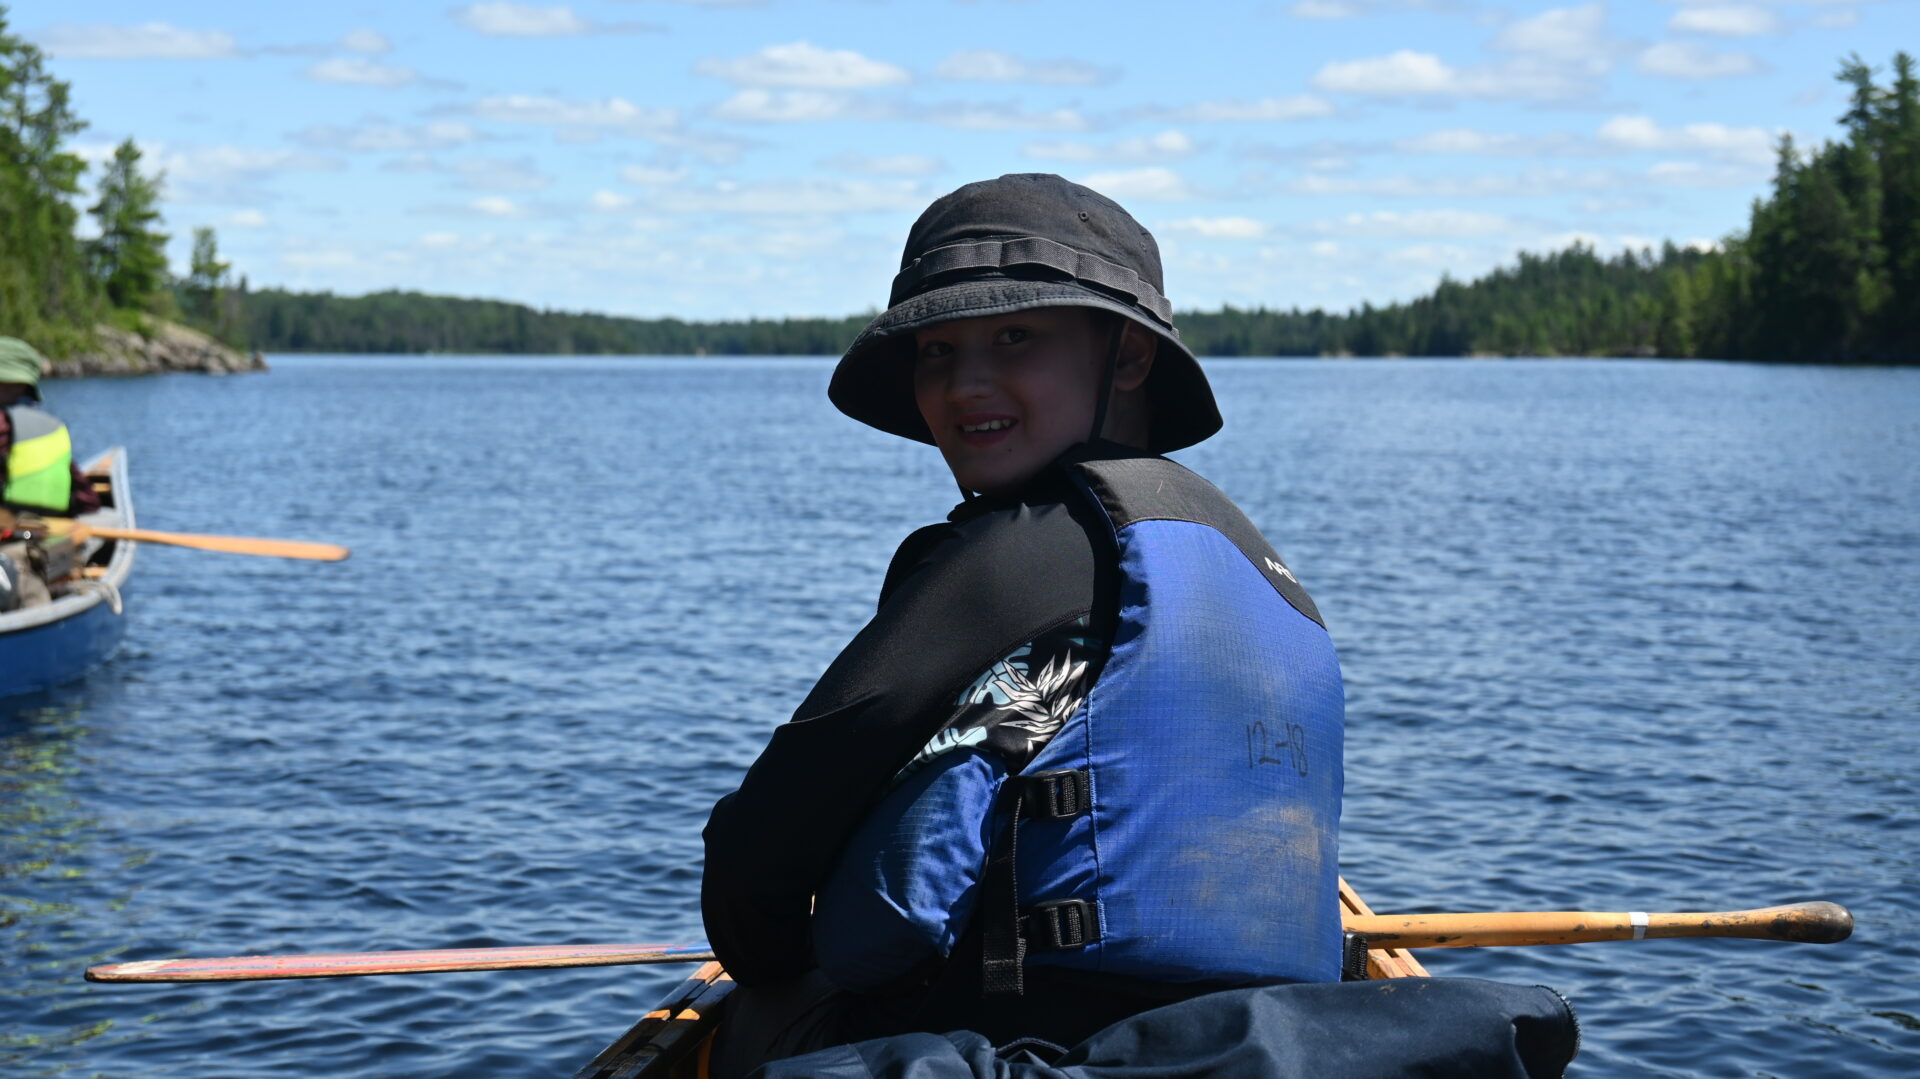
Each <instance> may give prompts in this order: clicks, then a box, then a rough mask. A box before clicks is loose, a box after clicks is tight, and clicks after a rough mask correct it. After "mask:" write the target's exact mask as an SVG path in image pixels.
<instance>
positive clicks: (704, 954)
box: [87, 944, 713, 982]
mask: <svg viewBox="0 0 1920 1079" xmlns="http://www.w3.org/2000/svg"><path fill="white" fill-rule="evenodd" d="M712 959H713V950H712V949H711V948H709V947H708V946H707V945H705V944H557V945H531V946H527V947H519V948H447V949H440V950H431V951H409V952H332V953H322V954H317V955H237V956H229V957H227V958H224V959H151V960H147V961H146V962H141V963H113V964H110V965H108V966H103V967H88V968H87V980H88V981H90V982H253V981H267V980H270V979H273V978H350V977H354V976H356V975H364V974H433V973H441V972H446V971H456V970H547V969H550V968H554V967H617V966H630V965H633V964H637V963H705V962H709V961H711V960H712Z"/></svg>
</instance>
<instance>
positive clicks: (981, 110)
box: [919, 102, 1092, 131]
mask: <svg viewBox="0 0 1920 1079" xmlns="http://www.w3.org/2000/svg"><path fill="white" fill-rule="evenodd" d="M919 117H920V119H922V120H925V121H926V122H927V123H931V124H937V125H939V126H941V127H951V128H955V129H958V130H961V131H1085V130H1087V128H1089V127H1091V126H1092V125H1091V124H1089V123H1087V118H1086V117H1085V116H1082V115H1081V114H1080V112H1079V110H1077V109H1066V108H1062V109H1046V110H1031V109H1027V108H1025V107H1023V106H1020V105H1012V104H1005V103H988V102H949V103H947V104H944V105H934V106H931V107H929V108H926V109H924V110H922V111H921V112H920V113H919Z"/></svg>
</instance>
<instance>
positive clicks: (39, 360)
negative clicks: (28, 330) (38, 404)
mask: <svg viewBox="0 0 1920 1079" xmlns="http://www.w3.org/2000/svg"><path fill="white" fill-rule="evenodd" d="M46 362H47V358H46V357H45V356H42V355H40V350H38V349H36V348H34V347H33V346H32V345H29V344H27V343H26V342H25V341H22V340H20V339H19V338H18V337H0V382H17V383H20V384H22V385H26V386H32V387H33V397H34V399H35V400H39V399H40V368H41V366H42V365H43V364H45V363H46Z"/></svg>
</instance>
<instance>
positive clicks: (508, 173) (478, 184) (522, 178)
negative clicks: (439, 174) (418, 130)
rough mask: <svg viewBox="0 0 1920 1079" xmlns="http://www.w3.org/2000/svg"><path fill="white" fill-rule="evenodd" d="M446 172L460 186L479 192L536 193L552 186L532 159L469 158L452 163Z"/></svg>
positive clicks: (550, 179) (551, 179)
mask: <svg viewBox="0 0 1920 1079" xmlns="http://www.w3.org/2000/svg"><path fill="white" fill-rule="evenodd" d="M447 171H449V172H451V173H453V174H454V175H456V176H458V177H460V180H461V186H463V187H469V188H477V189H479V190H482V191H538V190H540V189H541V188H543V187H547V186H549V185H551V184H552V183H553V178H552V177H550V176H547V175H546V174H544V173H542V172H541V171H540V169H539V167H538V166H536V165H535V164H534V163H533V160H532V159H531V158H525V157H520V158H499V157H469V158H463V159H461V160H459V161H455V162H453V163H452V164H451V165H449V166H447Z"/></svg>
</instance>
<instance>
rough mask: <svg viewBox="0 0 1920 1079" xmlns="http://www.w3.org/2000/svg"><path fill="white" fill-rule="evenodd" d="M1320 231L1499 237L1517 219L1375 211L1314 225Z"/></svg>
mask: <svg viewBox="0 0 1920 1079" xmlns="http://www.w3.org/2000/svg"><path fill="white" fill-rule="evenodd" d="M1313 228H1314V230H1315V231H1317V232H1326V233H1334V234H1337V235H1341V236H1355V235H1367V236H1449V237H1456V238H1464V237H1470V236H1498V235H1502V234H1504V233H1510V232H1512V231H1514V229H1515V225H1514V222H1513V221H1512V220H1511V219H1509V218H1508V217H1506V216H1505V215H1503V214H1491V213H1482V212H1480V211H1477V210H1414V211H1410V212H1408V213H1399V212H1396V211H1394V210H1374V211H1371V212H1368V213H1351V214H1348V215H1346V216H1345V217H1343V218H1339V219H1337V220H1334V221H1321V222H1317V223H1316V224H1315V225H1314V226H1313Z"/></svg>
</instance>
